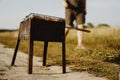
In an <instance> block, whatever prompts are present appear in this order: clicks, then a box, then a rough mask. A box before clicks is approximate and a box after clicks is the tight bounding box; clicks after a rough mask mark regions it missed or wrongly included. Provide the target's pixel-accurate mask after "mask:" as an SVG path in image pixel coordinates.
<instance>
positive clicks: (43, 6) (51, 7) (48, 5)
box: [0, 0, 120, 29]
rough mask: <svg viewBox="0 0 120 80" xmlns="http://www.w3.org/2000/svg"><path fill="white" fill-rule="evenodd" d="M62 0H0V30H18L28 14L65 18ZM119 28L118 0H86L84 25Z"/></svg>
mask: <svg viewBox="0 0 120 80" xmlns="http://www.w3.org/2000/svg"><path fill="white" fill-rule="evenodd" d="M61 1H62V0H0V29H19V24H20V22H21V21H22V20H23V19H24V18H25V16H26V15H28V14H30V13H38V14H44V15H50V16H56V17H61V18H65V9H64V7H63V5H62V2H61ZM89 22H90V23H92V24H93V25H98V24H103V23H105V24H109V25H110V26H112V27H118V26H119V27H120V0H87V15H86V24H87V23H89Z"/></svg>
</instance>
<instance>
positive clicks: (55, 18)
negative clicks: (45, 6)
mask: <svg viewBox="0 0 120 80" xmlns="http://www.w3.org/2000/svg"><path fill="white" fill-rule="evenodd" d="M32 18H37V19H41V20H46V21H54V22H64V21H65V20H64V19H63V18H60V17H55V16H48V15H43V14H37V13H30V14H29V15H27V16H26V17H25V18H24V21H26V20H28V19H32Z"/></svg>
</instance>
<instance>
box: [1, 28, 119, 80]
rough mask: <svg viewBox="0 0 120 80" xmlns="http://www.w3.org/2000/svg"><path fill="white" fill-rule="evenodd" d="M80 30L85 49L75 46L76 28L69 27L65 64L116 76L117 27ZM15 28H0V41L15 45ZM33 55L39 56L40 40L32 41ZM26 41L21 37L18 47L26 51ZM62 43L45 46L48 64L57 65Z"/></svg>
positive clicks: (115, 77)
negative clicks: (84, 31) (46, 47)
mask: <svg viewBox="0 0 120 80" xmlns="http://www.w3.org/2000/svg"><path fill="white" fill-rule="evenodd" d="M90 30H91V33H84V38H83V44H84V45H85V47H86V49H85V50H79V49H76V44H77V36H76V31H74V30H71V31H70V34H69V35H68V36H67V39H66V55H67V56H66V57H67V60H66V61H67V66H70V68H71V69H72V70H75V71H88V72H89V73H92V74H94V75H96V76H99V77H106V78H108V79H110V80H118V74H119V71H120V36H119V34H120V28H108V27H102V28H90ZM17 34H18V31H14V32H1V33H0V43H3V44H5V45H6V47H12V48H14V47H15V44H16V40H17ZM34 44H35V46H34V55H35V56H40V57H42V54H43V45H44V44H43V42H38V41H35V42H34ZM27 47H28V41H21V43H20V47H19V50H21V51H23V52H25V53H28V51H27V50H28V49H27ZM61 47H62V44H61V43H55V42H50V43H49V46H48V56H47V57H48V59H47V64H48V65H61V53H62V49H61Z"/></svg>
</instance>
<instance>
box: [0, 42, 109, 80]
mask: <svg viewBox="0 0 120 80" xmlns="http://www.w3.org/2000/svg"><path fill="white" fill-rule="evenodd" d="M13 52H14V49H11V48H5V47H4V45H2V44H0V80H107V79H105V78H100V77H95V76H94V75H92V74H89V73H88V72H86V71H83V72H74V71H71V70H69V68H68V67H67V73H66V74H62V67H61V66H49V67H42V60H41V59H40V58H39V57H34V58H33V74H31V75H29V74H27V72H28V70H27V69H28V55H26V54H24V53H22V52H18V53H17V58H16V63H15V66H13V67H11V66H10V64H11V60H12V56H13Z"/></svg>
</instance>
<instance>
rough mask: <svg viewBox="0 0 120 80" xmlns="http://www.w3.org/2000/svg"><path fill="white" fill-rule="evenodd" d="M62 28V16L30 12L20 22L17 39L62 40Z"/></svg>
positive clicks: (63, 22) (63, 25)
mask: <svg viewBox="0 0 120 80" xmlns="http://www.w3.org/2000/svg"><path fill="white" fill-rule="evenodd" d="M64 29H65V21H64V19H62V18H58V17H53V16H52V17H51V16H46V15H40V14H30V15H28V16H26V18H25V19H24V21H22V22H21V23H20V30H19V39H21V40H28V39H32V40H37V41H54V42H62V41H63V40H64Z"/></svg>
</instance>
